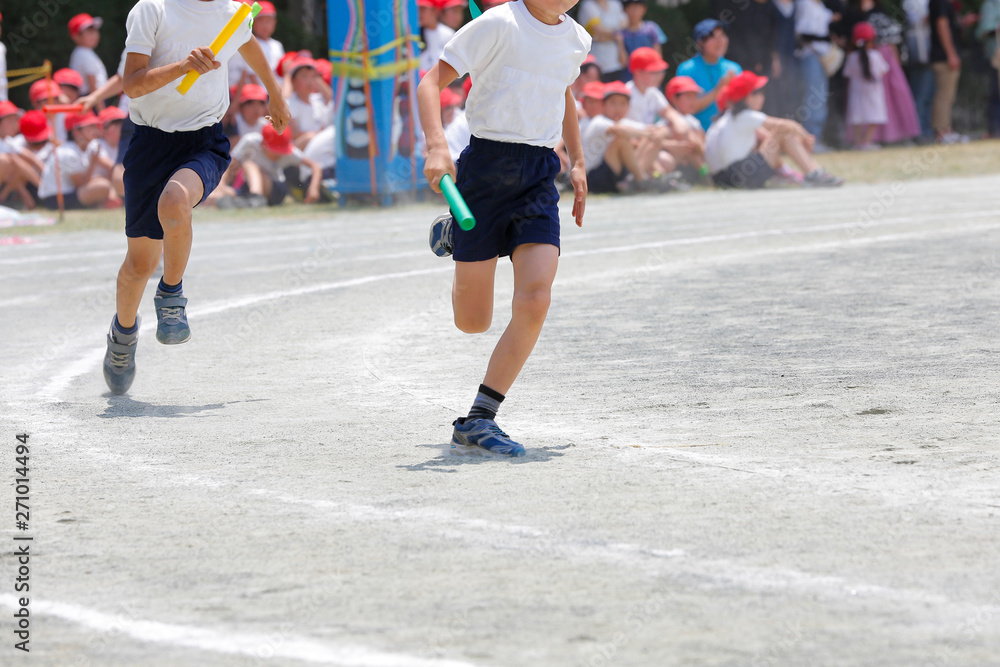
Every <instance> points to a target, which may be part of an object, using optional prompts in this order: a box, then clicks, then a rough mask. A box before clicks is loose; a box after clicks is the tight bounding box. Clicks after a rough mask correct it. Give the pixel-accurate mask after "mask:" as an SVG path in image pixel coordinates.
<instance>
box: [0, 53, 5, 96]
mask: <svg viewBox="0 0 1000 667" xmlns="http://www.w3.org/2000/svg"><path fill="white" fill-rule="evenodd" d="M6 99H7V45H6V44H4V43H3V42H0V101H3V100H6Z"/></svg>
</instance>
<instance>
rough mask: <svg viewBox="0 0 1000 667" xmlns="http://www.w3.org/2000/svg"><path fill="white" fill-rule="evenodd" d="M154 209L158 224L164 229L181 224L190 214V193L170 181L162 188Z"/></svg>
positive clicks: (178, 184)
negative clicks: (158, 218)
mask: <svg viewBox="0 0 1000 667" xmlns="http://www.w3.org/2000/svg"><path fill="white" fill-rule="evenodd" d="M156 209H157V214H158V215H159V217H160V223H161V224H162V225H164V226H165V227H166V226H168V225H176V224H178V223H181V222H183V221H185V220H186V219H187V218H188V216H189V215H190V213H191V199H190V193H188V191H187V188H185V187H184V186H183V185H181V184H180V183H177V182H175V181H171V182H170V183H167V186H166V187H165V188H163V192H162V193H161V194H160V199H159V201H158V202H157V206H156Z"/></svg>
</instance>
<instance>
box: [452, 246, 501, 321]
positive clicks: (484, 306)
mask: <svg viewBox="0 0 1000 667" xmlns="http://www.w3.org/2000/svg"><path fill="white" fill-rule="evenodd" d="M497 259H498V258H497V257H494V258H493V259H487V260H485V261H482V262H455V282H454V283H453V285H452V288H451V305H452V309H453V310H454V312H455V326H456V327H458V328H459V329H460V330H462V331H464V332H465V333H483V332H484V331H486V330H487V329H489V328H490V325H491V324H492V323H493V281H494V279H495V277H496V272H497Z"/></svg>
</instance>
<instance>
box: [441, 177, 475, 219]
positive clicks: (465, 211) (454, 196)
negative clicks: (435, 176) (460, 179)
mask: <svg viewBox="0 0 1000 667" xmlns="http://www.w3.org/2000/svg"><path fill="white" fill-rule="evenodd" d="M441 192H442V193H443V194H444V198H445V199H446V200H448V206H450V207H451V214H452V215H453V216H454V217H455V220H456V221H457V222H458V226H459V227H461V228H462V229H464V230H465V231H469V230H470V229H472V228H473V227H475V226H476V219H475V218H474V217H472V211H470V210H469V206H468V205H467V204H466V203H465V200H464V199H462V194H461V193H460V192H459V191H458V188H457V187H455V181H453V180H451V176H449V175H448V174H445V175H444V176H442V177H441Z"/></svg>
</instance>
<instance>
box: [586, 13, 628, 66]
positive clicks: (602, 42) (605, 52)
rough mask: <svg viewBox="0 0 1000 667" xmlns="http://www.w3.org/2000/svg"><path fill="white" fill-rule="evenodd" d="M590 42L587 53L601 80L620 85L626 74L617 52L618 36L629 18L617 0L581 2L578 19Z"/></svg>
mask: <svg viewBox="0 0 1000 667" xmlns="http://www.w3.org/2000/svg"><path fill="white" fill-rule="evenodd" d="M577 21H579V22H580V25H582V26H583V27H584V28H586V29H587V32H589V33H590V36H591V38H592V40H593V42H592V45H591V47H590V52H591V53H592V54H593V56H594V59H595V60H596V61H597V65H598V66H599V67H600V68H601V72H602V74H601V80H602V81H604V82H605V83H607V82H609V81H621V80H623V79H622V77H623V75H624V74H625V73H626V71H627V70H626V69H625V63H623V62H622V61H621V56H620V52H619V50H618V33H619V31H621V30H622V29H623V28H624V27H625V26H626V25H628V16H626V14H625V9H624V8H623V7H622V3H621V2H619V0H584V2H583V3H582V4H581V5H580V13H579V15H578V16H577Z"/></svg>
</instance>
